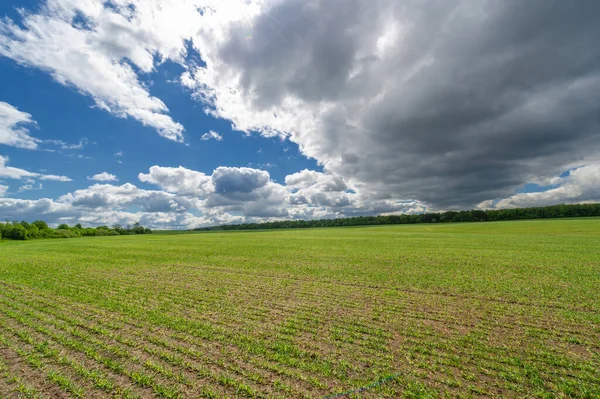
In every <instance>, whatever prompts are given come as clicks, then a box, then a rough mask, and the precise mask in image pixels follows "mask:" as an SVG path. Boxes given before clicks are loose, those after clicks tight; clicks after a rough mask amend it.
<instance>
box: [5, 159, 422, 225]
mask: <svg viewBox="0 0 600 399" xmlns="http://www.w3.org/2000/svg"><path fill="white" fill-rule="evenodd" d="M139 179H140V181H141V182H143V183H148V184H152V185H155V186H157V187H158V188H159V189H158V190H147V189H143V188H139V187H137V186H135V185H133V184H131V183H125V184H122V185H112V184H94V185H92V186H90V187H88V188H85V189H80V190H76V191H73V192H71V193H67V194H65V195H62V196H60V197H58V198H57V199H55V200H52V199H41V200H37V201H29V200H18V199H11V198H0V212H2V214H3V215H6V216H5V217H8V218H11V219H26V220H29V219H39V218H44V219H47V220H48V222H50V223H52V224H59V223H72V224H75V223H78V222H81V223H87V224H92V225H102V224H114V223H119V224H131V223H135V222H140V223H142V224H144V225H147V226H150V227H153V228H193V227H199V226H209V225H217V224H232V223H242V222H264V221H272V220H282V219H314V218H333V217H341V216H355V215H364V214H373V213H384V212H388V213H389V212H404V213H411V212H419V211H423V210H424V207H423V204H421V203H419V202H418V201H404V202H398V201H394V200H372V199H371V198H369V197H368V196H363V195H361V194H360V193H356V192H354V191H353V190H351V189H349V186H348V185H347V184H346V183H345V182H344V181H343V180H342V179H341V177H339V176H333V175H331V174H328V173H321V172H315V171H309V170H303V171H301V172H299V173H295V174H293V175H289V176H287V178H286V179H285V181H286V183H287V184H279V183H276V182H274V181H273V180H272V179H271V176H270V175H269V173H268V172H267V171H264V170H259V169H253V168H237V167H219V168H216V169H215V170H214V171H213V172H212V174H210V175H207V174H205V173H202V172H199V171H194V170H191V169H186V168H183V167H178V168H173V167H162V166H153V167H151V168H150V169H149V171H148V173H146V174H144V173H140V175H139ZM32 188H33V186H32Z"/></svg>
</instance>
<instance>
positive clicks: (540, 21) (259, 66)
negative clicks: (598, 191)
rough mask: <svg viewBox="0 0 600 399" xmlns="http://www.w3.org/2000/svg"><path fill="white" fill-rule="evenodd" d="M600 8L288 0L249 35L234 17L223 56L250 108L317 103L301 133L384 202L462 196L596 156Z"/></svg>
mask: <svg viewBox="0 0 600 399" xmlns="http://www.w3.org/2000/svg"><path fill="white" fill-rule="evenodd" d="M598 15H600V3H599V2H597V1H577V2H568V1H548V0H534V1H517V0H505V1H496V0H494V1H443V2H434V1H425V2H423V1H408V2H398V1H395V0H380V1H373V0H364V1H362V0H352V1H348V0H321V1H305V0H290V1H285V2H278V3H276V4H275V5H274V6H272V7H271V8H268V9H267V10H266V11H265V12H264V13H263V14H261V15H260V16H259V17H257V19H256V20H255V23H254V25H253V27H252V31H251V34H250V39H249V38H248V37H249V35H248V28H247V27H246V26H243V25H241V24H240V25H234V26H233V28H231V31H230V32H229V33H230V35H229V40H228V41H227V42H226V43H225V44H224V45H223V46H221V47H220V49H219V51H218V55H219V57H220V61H222V62H223V63H224V65H227V66H228V67H229V68H230V69H231V70H232V71H237V72H239V76H240V78H239V80H238V82H237V83H238V89H239V90H240V91H241V93H242V94H241V95H242V96H244V98H245V99H246V100H247V103H248V104H250V106H251V107H252V109H254V110H261V109H274V111H277V107H278V106H282V102H283V101H284V99H285V98H290V97H291V98H294V99H296V100H298V101H300V104H299V106H298V107H299V108H305V109H310V110H311V111H312V112H313V114H314V115H316V117H315V118H314V122H312V125H310V126H308V127H307V125H306V124H305V123H306V121H305V120H303V121H298V124H297V125H298V128H297V129H296V130H294V129H290V130H292V131H291V132H290V133H291V139H292V140H294V141H296V142H297V143H298V144H300V146H301V148H302V150H303V151H304V153H305V154H306V155H308V156H311V157H314V158H316V159H317V160H318V161H319V162H321V163H322V164H324V165H325V167H326V169H327V170H329V171H331V172H334V173H337V174H339V175H340V176H342V177H343V178H344V179H346V180H348V181H352V182H354V183H355V184H356V187H358V188H362V189H363V190H367V191H368V192H369V193H372V197H373V198H374V199H377V198H392V197H393V198H413V199H417V200H420V201H425V202H427V203H430V204H432V205H433V206H434V207H438V208H448V207H454V206H460V207H465V206H473V205H476V204H477V203H479V202H481V201H483V200H486V199H490V198H498V197H505V196H508V195H510V194H512V193H514V190H515V189H516V188H517V187H519V186H521V185H523V184H525V183H527V182H529V181H532V180H536V179H544V178H548V177H551V176H555V175H558V174H559V173H560V172H562V171H564V170H565V169H566V168H568V167H569V166H572V165H573V164H574V163H577V162H582V163H585V162H588V161H589V160H590V159H594V157H595V156H596V155H598V154H599V153H600V146H599V144H600V95H599V94H598V93H600V46H598V43H597V41H598V38H600V24H599V23H598ZM222 112H223V114H224V116H227V114H226V110H225V111H222ZM277 113H278V115H284V114H285V110H281V111H279V112H277ZM301 122H302V123H304V124H301Z"/></svg>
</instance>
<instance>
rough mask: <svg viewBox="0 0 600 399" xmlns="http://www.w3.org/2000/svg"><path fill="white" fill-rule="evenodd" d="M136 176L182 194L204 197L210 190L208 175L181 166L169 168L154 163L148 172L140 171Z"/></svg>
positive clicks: (142, 180)
mask: <svg viewBox="0 0 600 399" xmlns="http://www.w3.org/2000/svg"><path fill="white" fill-rule="evenodd" d="M138 178H139V179H140V181H141V182H144V183H150V184H154V185H157V186H159V187H160V188H162V189H164V190H166V191H168V192H170V193H176V194H180V195H184V196H196V197H204V196H205V195H206V193H208V192H209V191H210V190H211V187H210V186H209V184H210V177H209V176H207V175H206V174H204V173H202V172H198V171H195V170H191V169H187V168H184V167H182V166H180V167H178V168H169V167H163V166H157V165H155V166H152V167H151V168H150V170H149V173H147V174H144V173H140V174H139V175H138Z"/></svg>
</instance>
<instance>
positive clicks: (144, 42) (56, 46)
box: [0, 0, 200, 141]
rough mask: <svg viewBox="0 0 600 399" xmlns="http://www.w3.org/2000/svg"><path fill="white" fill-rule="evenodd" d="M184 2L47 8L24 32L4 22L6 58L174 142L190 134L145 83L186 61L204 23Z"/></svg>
mask: <svg viewBox="0 0 600 399" xmlns="http://www.w3.org/2000/svg"><path fill="white" fill-rule="evenodd" d="M199 17H200V15H199V13H198V12H197V8H196V5H195V4H194V2H190V1H185V0H172V1H167V0H165V1H158V0H154V1H153V0H131V1H130V0H127V1H124V0H113V1H111V2H105V1H99V0H97V1H94V0H48V1H47V2H46V4H45V5H43V6H41V7H40V11H39V13H29V12H27V11H23V13H22V19H21V21H19V22H20V24H17V23H15V22H14V21H11V20H10V19H4V20H0V55H3V56H5V57H9V58H12V59H13V60H15V61H16V62H18V63H20V64H22V65H25V66H28V67H36V68H40V69H42V70H45V71H47V72H49V73H50V74H51V75H52V77H53V78H54V79H55V80H56V81H57V82H59V83H61V84H64V85H69V86H73V87H75V88H76V89H77V90H79V91H80V92H81V93H83V94H86V95H88V96H90V97H91V98H92V99H93V100H94V102H95V104H96V106H98V107H99V108H102V109H105V110H107V111H109V112H111V113H112V114H114V115H116V116H118V117H123V118H124V117H131V118H134V119H136V120H138V121H139V122H141V123H143V124H144V125H146V126H150V127H153V128H154V129H156V130H157V131H158V133H159V134H160V135H162V136H164V137H166V138H168V139H171V140H175V141H182V140H183V130H184V128H183V126H182V125H181V124H179V123H177V122H175V121H174V120H173V119H172V118H171V117H170V116H169V115H168V112H169V110H168V108H167V106H166V105H165V104H164V103H163V102H162V101H161V100H160V99H158V98H156V97H154V96H152V95H151V94H150V90H149V88H148V87H147V86H146V85H145V84H144V83H143V82H141V81H140V78H139V76H138V74H137V73H136V70H135V69H134V67H135V68H137V70H139V71H140V73H141V74H144V73H149V72H152V71H153V70H154V68H155V66H156V65H157V64H158V63H160V62H163V61H165V60H167V59H170V60H174V61H182V59H183V56H184V53H185V39H186V38H189V37H191V35H192V33H193V29H195V28H194V26H197V22H198V18H199Z"/></svg>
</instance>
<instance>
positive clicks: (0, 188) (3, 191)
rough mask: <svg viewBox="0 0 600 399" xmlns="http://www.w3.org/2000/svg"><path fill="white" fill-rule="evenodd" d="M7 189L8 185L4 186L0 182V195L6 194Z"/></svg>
mask: <svg viewBox="0 0 600 399" xmlns="http://www.w3.org/2000/svg"><path fill="white" fill-rule="evenodd" d="M7 191H8V186H5V185H4V184H0V197H4V196H5V195H6V192H7Z"/></svg>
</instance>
